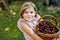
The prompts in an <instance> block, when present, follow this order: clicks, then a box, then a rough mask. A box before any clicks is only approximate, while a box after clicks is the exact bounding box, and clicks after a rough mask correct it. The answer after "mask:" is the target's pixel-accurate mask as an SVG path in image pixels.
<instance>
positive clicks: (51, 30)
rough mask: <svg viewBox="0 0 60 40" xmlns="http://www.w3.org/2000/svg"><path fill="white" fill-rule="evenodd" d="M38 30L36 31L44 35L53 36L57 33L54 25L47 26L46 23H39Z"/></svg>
mask: <svg viewBox="0 0 60 40" xmlns="http://www.w3.org/2000/svg"><path fill="white" fill-rule="evenodd" d="M38 28H39V30H38V31H40V32H41V33H44V34H54V33H57V32H58V31H59V30H58V29H57V28H56V27H55V26H54V25H52V24H49V23H47V22H41V23H39V25H38Z"/></svg>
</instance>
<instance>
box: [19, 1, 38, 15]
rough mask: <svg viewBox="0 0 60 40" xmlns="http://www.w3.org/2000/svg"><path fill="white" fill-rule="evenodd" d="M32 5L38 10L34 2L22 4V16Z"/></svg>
mask: <svg viewBox="0 0 60 40" xmlns="http://www.w3.org/2000/svg"><path fill="white" fill-rule="evenodd" d="M30 7H33V8H34V10H35V11H36V12H37V8H36V6H35V4H34V3H32V2H25V3H24V4H23V5H22V7H21V14H20V15H21V16H22V15H23V13H24V11H25V10H26V9H27V8H30Z"/></svg>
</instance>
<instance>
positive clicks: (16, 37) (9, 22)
mask: <svg viewBox="0 0 60 40" xmlns="http://www.w3.org/2000/svg"><path fill="white" fill-rule="evenodd" d="M27 1H28V0H27ZM24 2H25V1H12V2H11V4H10V5H9V9H10V10H9V11H6V10H2V9H1V7H0V40H25V38H24V36H23V33H22V32H21V31H20V30H19V29H18V27H17V21H18V19H19V18H20V17H21V16H20V9H21V5H22V4H23V3H24ZM32 2H33V3H34V4H35V5H36V7H37V9H38V13H39V15H41V16H44V15H52V16H54V17H56V18H57V21H58V24H59V26H58V27H59V28H60V9H59V8H60V7H57V10H56V11H54V12H52V11H50V10H49V9H48V7H47V6H44V5H43V4H42V2H41V1H36V0H34V1H32ZM49 20H50V19H49ZM50 21H51V22H53V20H50Z"/></svg>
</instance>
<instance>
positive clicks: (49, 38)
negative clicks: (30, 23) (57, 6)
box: [36, 15, 60, 40]
mask: <svg viewBox="0 0 60 40" xmlns="http://www.w3.org/2000/svg"><path fill="white" fill-rule="evenodd" d="M46 17H50V18H52V19H54V21H55V24H53V23H51V22H50V21H47V20H43V21H40V23H41V22H46V23H48V24H51V25H53V26H54V27H57V29H58V30H59V28H58V23H57V20H56V18H55V17H54V16H51V15H45V16H42V17H41V18H42V19H43V18H46ZM39 20H40V19H39ZM37 29H38V25H37V26H36V33H37V34H38V35H39V36H40V37H41V38H43V39H44V40H52V39H53V38H57V37H59V33H60V31H58V32H57V33H54V34H44V33H41V32H40V31H38V30H37Z"/></svg>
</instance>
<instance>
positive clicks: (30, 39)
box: [17, 14, 40, 40]
mask: <svg viewBox="0 0 60 40" xmlns="http://www.w3.org/2000/svg"><path fill="white" fill-rule="evenodd" d="M39 18H40V15H38V14H37V17H35V19H34V20H33V21H32V22H29V21H26V20H24V19H23V18H20V19H19V20H18V22H17V27H18V28H19V29H20V30H21V31H22V32H23V34H24V37H25V39H26V40H33V39H32V38H31V37H30V36H29V35H28V34H27V33H25V32H24V31H23V30H22V29H21V25H20V22H21V21H23V22H25V23H26V24H27V25H28V26H29V27H30V28H31V29H32V30H33V31H35V29H36V24H37V21H38V19H39Z"/></svg>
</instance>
